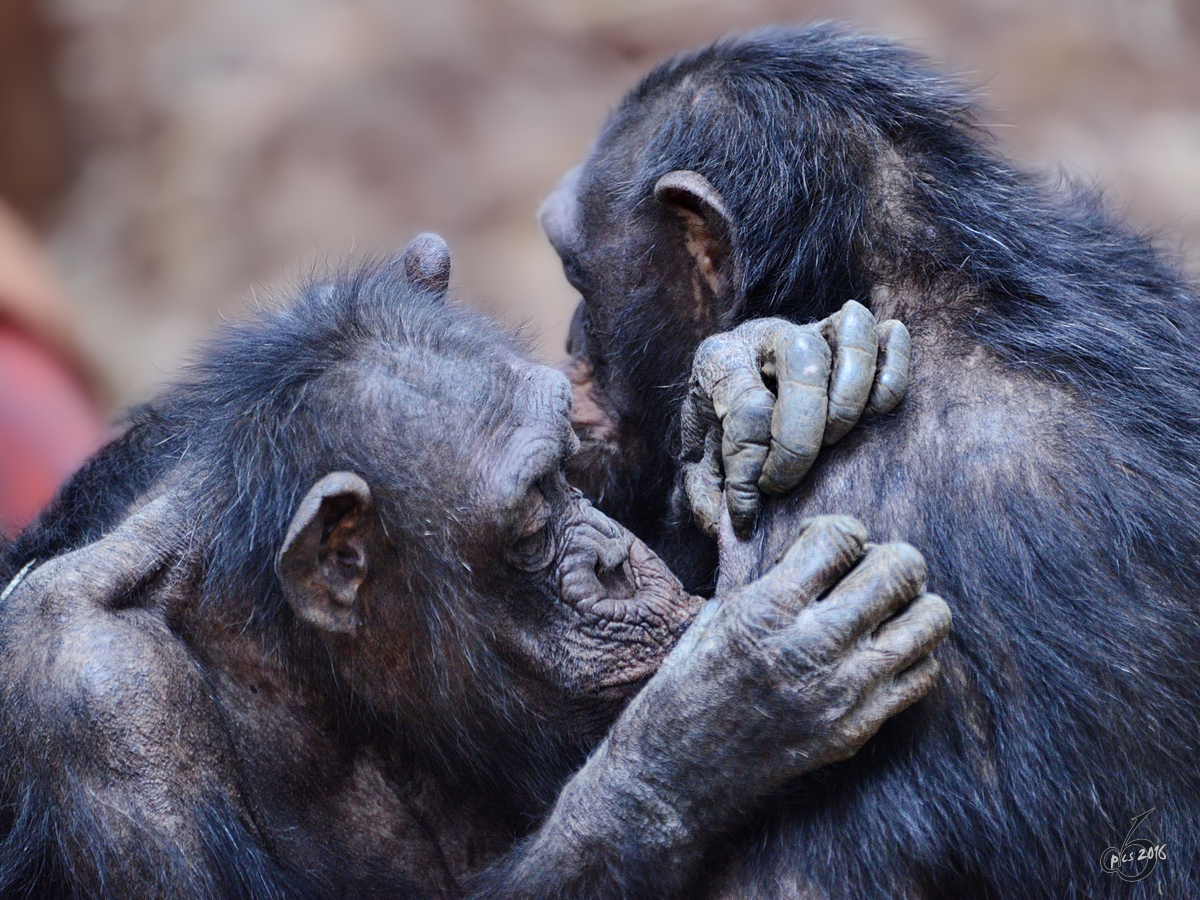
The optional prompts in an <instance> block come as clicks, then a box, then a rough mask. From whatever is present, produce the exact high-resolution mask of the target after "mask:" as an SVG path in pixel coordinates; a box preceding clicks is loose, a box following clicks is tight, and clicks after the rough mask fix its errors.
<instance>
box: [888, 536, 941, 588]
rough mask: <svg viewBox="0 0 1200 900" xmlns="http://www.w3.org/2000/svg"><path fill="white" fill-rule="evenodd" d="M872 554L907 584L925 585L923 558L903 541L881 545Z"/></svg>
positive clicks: (925, 574) (910, 545) (915, 549)
mask: <svg viewBox="0 0 1200 900" xmlns="http://www.w3.org/2000/svg"><path fill="white" fill-rule="evenodd" d="M872 554H874V555H876V556H878V557H879V559H880V561H881V563H882V564H884V565H886V567H887V568H889V569H890V570H892V571H893V572H894V573H895V574H896V575H897V576H898V577H900V578H901V579H903V580H904V581H905V582H907V583H908V584H912V585H921V584H924V583H925V578H926V576H927V574H928V572H927V570H926V567H925V557H924V556H922V555H921V551H920V550H918V549H917V548H916V547H914V546H913V545H912V544H907V543H905V542H903V541H896V542H894V543H890V544H882V545H880V546H878V547H875V548H873V549H872ZM930 596H932V595H930ZM943 602H944V601H943Z"/></svg>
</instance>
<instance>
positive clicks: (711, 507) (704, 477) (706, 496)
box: [683, 428, 724, 541]
mask: <svg viewBox="0 0 1200 900" xmlns="http://www.w3.org/2000/svg"><path fill="white" fill-rule="evenodd" d="M720 454H721V441H720V439H719V438H718V437H717V433H716V429H715V428H714V429H712V430H710V431H709V432H708V434H707V435H706V436H705V439H704V455H703V456H702V457H701V458H700V460H699V462H690V463H684V466H683V488H684V491H685V492H686V493H687V498H688V505H689V506H691V508H692V515H693V516H694V517H695V519H696V526H697V527H698V528H699V529H700V530H701V531H703V532H704V533H705V534H707V535H708V536H709V537H710V538H712V539H713V540H714V541H715V540H716V539H717V534H718V532H719V531H720V521H721V503H722V501H723V500H724V494H723V493H722V491H721V486H722V476H721V460H720Z"/></svg>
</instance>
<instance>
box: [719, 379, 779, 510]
mask: <svg viewBox="0 0 1200 900" xmlns="http://www.w3.org/2000/svg"><path fill="white" fill-rule="evenodd" d="M712 399H713V409H714V410H715V411H716V414H717V416H718V417H719V418H720V420H721V428H722V435H721V456H722V458H723V459H724V462H725V497H726V500H727V502H728V504H729V517H730V519H731V520H732V522H733V527H734V529H735V530H737V531H739V532H742V533H744V532H746V531H749V530H750V528H751V527H752V526H753V525H754V517H755V516H756V515H757V514H758V505H759V494H758V479H759V475H760V473H761V472H762V468H763V462H764V461H765V460H766V458H767V449H768V447H767V440H769V437H770V434H771V413H772V411H773V410H774V408H775V396H774V395H773V394H772V393H771V392H770V391H768V390H767V388H766V386H765V385H764V384H763V383H762V381H761V380H760V379H759V377H758V370H757V367H756V368H755V369H753V370H748V369H735V370H733V371H732V372H730V373H729V374H728V375H727V376H726V377H725V378H723V379H722V380H721V381H720V382H719V383H718V384H717V385H716V386H715V387H714V389H713V392H712Z"/></svg>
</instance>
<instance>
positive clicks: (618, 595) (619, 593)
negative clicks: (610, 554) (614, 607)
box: [596, 559, 634, 600]
mask: <svg viewBox="0 0 1200 900" xmlns="http://www.w3.org/2000/svg"><path fill="white" fill-rule="evenodd" d="M596 580H597V581H599V582H600V587H602V588H603V589H604V596H605V598H606V599H609V600H631V599H632V598H633V595H634V585H633V569H631V568H630V567H629V560H628V559H626V560H624V561H623V562H622V563H621V564H620V565H619V566H616V567H612V568H605V567H604V566H603V564H601V563H596Z"/></svg>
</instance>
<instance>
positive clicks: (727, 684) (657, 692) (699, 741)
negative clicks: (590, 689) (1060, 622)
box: [477, 517, 950, 900]
mask: <svg viewBox="0 0 1200 900" xmlns="http://www.w3.org/2000/svg"><path fill="white" fill-rule="evenodd" d="M924 582H925V565H924V561H923V560H922V558H921V556H920V554H918V553H917V552H916V551H915V550H914V549H913V548H912V547H910V546H908V545H906V544H887V545H882V546H870V545H867V544H866V534H865V531H864V529H863V527H862V525H860V524H859V523H858V522H856V521H854V520H852V519H848V518H844V517H831V518H825V519H818V520H815V522H814V523H813V524H812V525H811V526H810V527H809V528H808V529H807V530H806V531H805V532H804V533H803V535H802V536H801V537H800V539H799V540H798V541H797V542H796V543H795V544H794V545H793V546H792V548H791V549H790V550H789V551H788V552H787V553H786V554H785V555H784V557H783V559H782V561H781V562H780V563H779V565H778V566H776V567H775V568H774V569H773V570H772V571H771V572H769V573H768V574H767V575H766V576H764V577H763V578H761V579H759V580H758V581H756V582H753V583H752V584H750V585H747V586H746V587H745V588H742V589H741V590H739V591H736V592H734V593H732V594H731V595H730V596H729V597H728V598H726V599H724V601H723V602H720V601H717V600H713V601H710V602H709V603H708V604H707V605H706V606H705V607H704V609H703V611H702V612H701V613H700V615H699V617H698V618H697V620H696V621H695V622H694V623H693V625H692V626H691V627H690V628H689V630H688V632H687V633H686V634H685V636H684V638H683V640H682V641H681V642H680V644H679V646H677V647H676V648H675V650H674V651H673V652H672V653H671V655H670V656H669V657H668V659H667V660H666V662H665V663H664V664H663V666H662V668H661V669H660V670H659V672H658V673H657V674H656V675H655V676H654V677H653V678H652V679H651V680H650V682H649V683H648V684H647V686H646V687H645V688H644V689H643V690H642V691H641V693H639V694H638V695H637V697H635V698H634V700H633V701H632V702H631V704H630V705H629V707H628V708H627V709H626V710H625V712H624V713H623V714H622V715H621V717H620V718H619V719H618V720H617V722H616V724H615V725H614V726H613V728H612V731H611V732H610V733H609V735H608V737H607V739H606V740H605V741H604V742H603V743H602V744H601V745H600V747H599V748H598V749H597V750H596V752H595V753H594V754H593V755H592V757H591V758H590V759H589V760H588V762H587V764H586V765H585V766H584V767H583V768H582V769H581V770H580V771H579V772H578V773H577V774H576V775H575V777H574V778H572V779H571V781H570V782H568V784H567V785H566V787H565V788H564V789H563V791H562V793H561V795H560V796H559V798H558V801H557V803H556V804H555V806H554V808H553V810H552V811H551V813H550V815H549V816H548V818H547V820H546V822H545V823H544V824H543V826H542V828H541V829H540V830H539V831H538V832H537V833H536V834H534V835H533V836H532V837H531V838H529V839H528V840H527V841H526V842H525V843H524V844H523V845H521V846H520V847H519V848H518V849H517V850H516V851H515V852H514V853H512V854H511V855H510V856H508V857H507V858H505V859H504V860H502V861H501V862H500V864H499V865H497V866H496V867H494V868H493V869H492V870H491V871H490V872H488V873H486V874H485V875H484V876H483V877H482V878H481V880H480V882H479V883H478V885H477V896H479V897H496V898H500V897H504V898H517V897H520V898H531V900H532V898H551V897H585V896H586V897H626V896H638V897H645V896H672V895H675V894H678V893H680V892H681V891H683V890H684V889H686V888H687V886H688V884H689V883H690V882H691V881H692V879H694V878H695V877H696V875H697V869H698V866H699V863H700V861H701V859H702V857H703V854H704V853H705V850H706V849H707V848H708V846H709V845H710V843H711V841H712V840H713V839H714V838H715V837H717V836H719V835H720V834H722V833H723V832H725V831H726V830H728V829H729V828H731V827H732V826H734V825H736V824H737V823H738V822H739V821H740V820H741V819H742V817H744V816H746V815H748V814H749V813H751V812H753V811H754V810H755V809H756V808H757V806H758V803H759V802H760V801H761V800H762V799H763V798H764V797H766V796H768V795H770V794H772V793H773V792H775V791H777V790H778V789H779V788H780V787H781V786H783V785H784V784H785V783H786V782H788V781H790V780H792V779H794V778H796V777H797V776H799V775H801V774H803V773H805V772H808V771H811V770H812V769H815V768H818V767H820V766H823V765H826V764H828V763H831V762H835V761H837V760H841V759H845V758H847V757H849V756H851V755H853V754H854V753H855V752H856V751H857V750H858V748H859V747H861V746H862V744H863V743H864V742H865V741H866V740H867V738H869V737H870V736H871V735H872V734H874V733H875V731H876V730H877V729H878V728H879V726H880V725H881V724H882V723H883V722H884V721H885V720H886V719H887V718H889V717H890V716H892V715H895V714H896V713H898V712H900V711H901V710H903V709H905V708H906V707H908V706H909V705H910V704H911V703H913V702H914V701H916V700H917V699H918V698H920V697H921V696H922V695H924V694H925V693H926V692H927V691H928V690H929V688H930V687H931V686H932V684H933V682H934V679H935V677H936V674H937V664H936V662H935V661H934V660H933V658H932V657H931V656H929V655H928V654H929V652H930V650H931V649H932V648H933V647H934V645H936V644H937V643H938V642H939V641H940V640H941V639H942V638H943V637H944V636H945V635H946V633H947V631H948V629H949V625H950V613H949V609H948V608H947V607H946V604H945V603H944V602H943V601H942V600H941V599H940V598H938V597H935V596H933V595H930V594H922V593H921V591H922V588H923V586H924ZM818 598H820V599H818ZM882 622H886V623H887V624H886V625H885V626H883V627H880V623H882Z"/></svg>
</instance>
